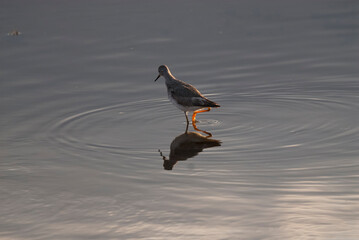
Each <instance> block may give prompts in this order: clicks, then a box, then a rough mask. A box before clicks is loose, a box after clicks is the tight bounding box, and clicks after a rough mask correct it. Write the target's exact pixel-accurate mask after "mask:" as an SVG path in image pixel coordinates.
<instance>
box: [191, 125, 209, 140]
mask: <svg viewBox="0 0 359 240" xmlns="http://www.w3.org/2000/svg"><path fill="white" fill-rule="evenodd" d="M192 126H193V128H194V130H196V131H198V132H203V133H205V134H207V135H208V136H207V137H208V138H209V137H212V134H211V133H210V132H206V131H204V130H201V129H198V128H197V126H196V123H195V122H192Z"/></svg>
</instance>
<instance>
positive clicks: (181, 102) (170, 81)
mask: <svg viewBox="0 0 359 240" xmlns="http://www.w3.org/2000/svg"><path fill="white" fill-rule="evenodd" d="M158 73H159V74H158V76H157V78H156V79H155V82H156V81H157V79H159V78H160V77H161V76H162V77H164V78H165V79H166V87H167V94H168V99H169V100H170V101H171V102H172V103H173V104H174V105H175V106H176V107H177V108H179V109H180V110H182V111H183V112H184V114H185V116H186V121H187V125H188V123H189V121H188V116H187V114H188V112H193V115H192V124H194V123H195V122H196V115H197V113H201V112H208V111H210V110H211V108H218V107H220V105H218V104H217V103H215V102H213V101H211V100H209V99H208V98H206V97H205V96H203V95H202V94H201V93H200V92H199V91H198V90H197V89H196V88H195V87H194V86H192V85H191V84H188V83H186V82H184V81H181V80H178V79H176V78H175V77H174V76H173V75H172V73H171V71H170V69H169V68H168V67H167V66H166V65H161V66H159V67H158Z"/></svg>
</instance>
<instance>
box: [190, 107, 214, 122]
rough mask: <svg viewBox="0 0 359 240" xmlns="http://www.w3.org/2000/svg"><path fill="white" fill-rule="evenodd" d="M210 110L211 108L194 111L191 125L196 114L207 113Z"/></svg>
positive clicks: (194, 120)
mask: <svg viewBox="0 0 359 240" xmlns="http://www.w3.org/2000/svg"><path fill="white" fill-rule="evenodd" d="M210 110H211V108H210V107H209V108H207V109H205V110H201V111H194V112H193V115H192V123H194V122H196V115H197V113H202V112H209V111H210Z"/></svg>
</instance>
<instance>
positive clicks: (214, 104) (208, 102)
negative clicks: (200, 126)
mask: <svg viewBox="0 0 359 240" xmlns="http://www.w3.org/2000/svg"><path fill="white" fill-rule="evenodd" d="M206 100H207V104H208V107H220V105H219V104H217V103H215V102H213V101H211V100H209V99H206Z"/></svg>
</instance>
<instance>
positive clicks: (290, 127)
mask: <svg viewBox="0 0 359 240" xmlns="http://www.w3.org/2000/svg"><path fill="white" fill-rule="evenodd" d="M221 96H225V97H221ZM213 97H214V98H216V97H217V99H216V101H218V102H220V103H221V105H222V107H221V108H219V109H214V110H213V111H211V112H209V113H205V114H200V115H198V120H199V122H198V123H197V126H198V127H200V128H201V129H203V130H206V131H211V132H212V133H213V136H214V137H215V138H216V139H219V140H221V141H222V142H223V146H222V147H221V148H217V149H215V150H213V151H212V152H211V154H217V155H218V156H221V162H223V161H230V162H233V161H238V160H240V161H245V160H248V161H259V162H262V161H272V162H273V161H274V162H276V161H277V162H278V163H279V164H280V162H281V161H287V160H288V159H307V160H311V159H313V158H315V156H318V155H320V156H322V157H323V156H328V157H329V156H331V157H333V156H351V155H353V154H355V153H356V151H357V146H356V145H357V144H356V139H357V137H358V132H359V129H358V126H357V123H356V121H355V118H356V115H355V114H356V113H357V112H358V109H357V106H356V105H355V104H351V103H347V102H342V101H340V100H333V99H330V98H324V97H321V98H319V97H318V98H313V97H308V96H304V95H302V96H301V95H276V96H274V97H273V96H270V95H266V94H256V95H239V94H232V95H228V94H227V95H218V96H213ZM353 113H355V114H353ZM184 128H185V124H184V116H183V114H182V113H180V112H179V111H178V110H177V109H175V108H174V107H173V106H172V105H171V104H170V103H169V102H168V100H167V99H148V100H141V101H134V102H130V103H123V104H117V105H112V106H105V107H102V108H96V109H90V110H88V111H85V112H81V113H78V114H75V115H72V116H69V117H67V118H65V119H62V120H61V121H58V122H57V123H56V124H54V125H53V126H52V128H51V130H50V134H49V135H50V136H51V140H52V141H53V142H54V144H56V145H58V146H59V147H61V148H62V149H64V150H66V151H68V152H70V153H71V154H75V155H78V154H81V155H82V156H83V155H84V154H85V155H88V156H89V157H93V156H96V158H97V157H98V156H99V155H102V156H103V155H104V154H111V155H116V156H123V157H131V158H138V159H141V158H145V155H148V154H153V153H154V152H155V149H158V148H159V147H160V146H161V145H162V146H163V143H162V142H163V141H165V142H167V143H168V145H169V144H170V141H169V140H171V139H173V138H175V137H176V136H177V135H178V134H180V133H181V131H184ZM79 151H81V152H79ZM322 157H321V158H322ZM318 164H320V163H318Z"/></svg>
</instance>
